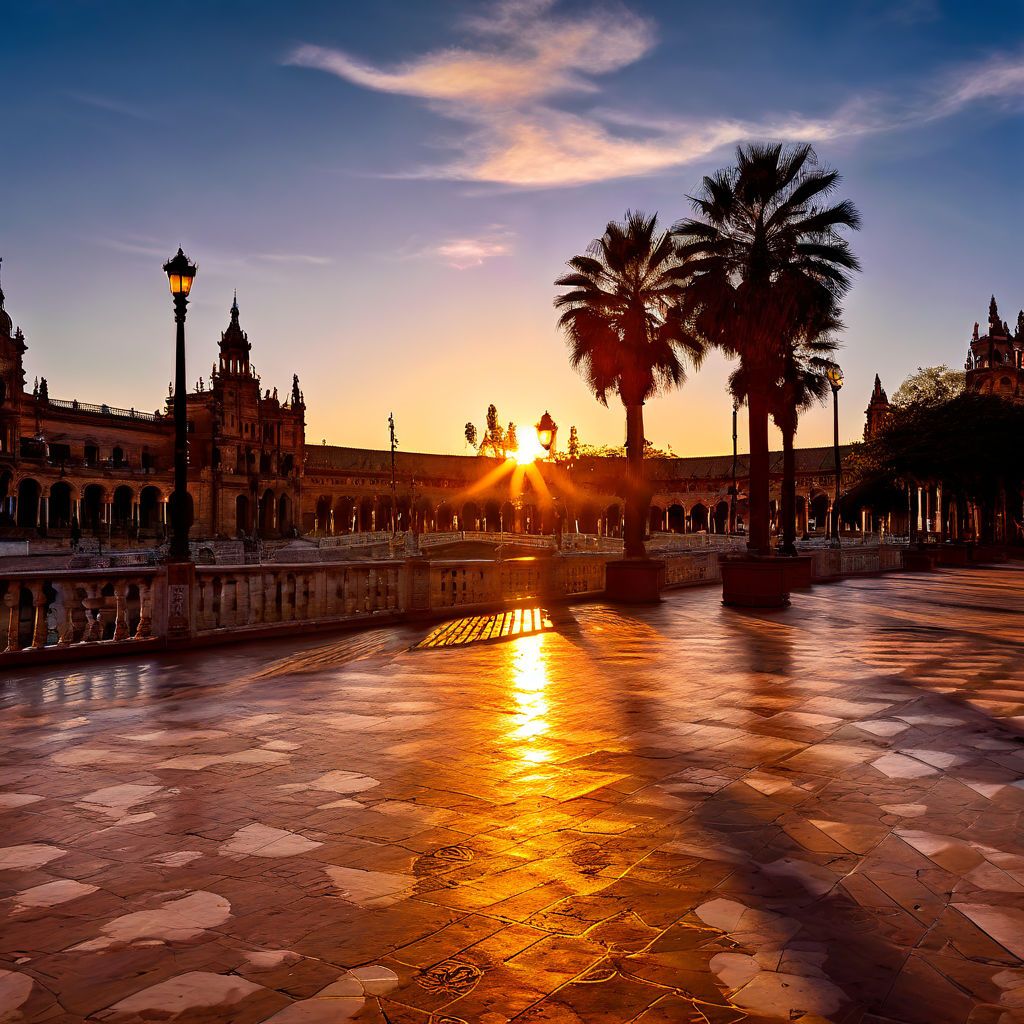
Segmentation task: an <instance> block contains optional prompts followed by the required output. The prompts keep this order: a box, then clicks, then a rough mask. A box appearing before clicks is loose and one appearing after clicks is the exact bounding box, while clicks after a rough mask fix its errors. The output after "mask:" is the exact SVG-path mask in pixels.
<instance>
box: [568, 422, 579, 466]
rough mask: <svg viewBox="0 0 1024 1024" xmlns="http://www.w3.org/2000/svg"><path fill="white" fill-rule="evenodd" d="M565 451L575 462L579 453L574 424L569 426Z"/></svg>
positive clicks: (577, 436) (577, 437)
mask: <svg viewBox="0 0 1024 1024" xmlns="http://www.w3.org/2000/svg"><path fill="white" fill-rule="evenodd" d="M566 450H567V453H568V455H569V458H570V459H571V460H572V461H573V462H575V461H576V459H578V458H579V454H580V438H579V434H577V433H576V426H575V424H573V426H571V427H570V428H569V444H568V446H567V449H566Z"/></svg>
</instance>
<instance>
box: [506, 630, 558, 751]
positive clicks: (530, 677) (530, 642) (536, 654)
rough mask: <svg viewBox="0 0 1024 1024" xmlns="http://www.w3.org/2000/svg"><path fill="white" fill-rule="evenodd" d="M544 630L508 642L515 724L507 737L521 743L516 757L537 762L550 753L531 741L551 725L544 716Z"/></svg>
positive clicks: (546, 679)
mask: <svg viewBox="0 0 1024 1024" xmlns="http://www.w3.org/2000/svg"><path fill="white" fill-rule="evenodd" d="M545 641H546V637H545V634H543V633H536V634H534V635H533V636H524V637H520V638H519V639H518V640H516V641H515V642H514V643H513V644H511V645H510V653H511V657H512V665H511V668H512V699H513V701H514V702H515V707H516V711H515V715H514V716H513V719H514V722H515V728H514V729H512V731H511V732H510V733H509V735H508V738H509V739H510V740H512V741H514V742H518V743H520V744H522V746H521V748H520V750H519V754H520V757H521V758H522V759H523V760H524V761H527V762H529V763H531V764H539V763H542V762H544V761H547V760H548V759H549V758H550V757H551V753H550V751H547V750H543V749H539V748H537V747H534V746H531V744H532V743H533V742H534V741H536V740H538V739H539V738H540V737H542V736H545V735H546V734H547V733H548V731H549V729H550V728H551V726H550V723H549V722H548V719H547V717H546V716H547V714H548V712H549V711H550V705H549V704H548V700H547V695H546V690H547V686H548V675H547V660H546V659H545V657H544V644H545Z"/></svg>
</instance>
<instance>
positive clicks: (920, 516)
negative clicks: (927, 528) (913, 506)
mask: <svg viewBox="0 0 1024 1024" xmlns="http://www.w3.org/2000/svg"><path fill="white" fill-rule="evenodd" d="M923 494H924V488H923V487H918V488H917V532H918V533H923V532H924V501H923Z"/></svg>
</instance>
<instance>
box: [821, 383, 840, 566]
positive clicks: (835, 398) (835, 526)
mask: <svg viewBox="0 0 1024 1024" xmlns="http://www.w3.org/2000/svg"><path fill="white" fill-rule="evenodd" d="M825 376H826V377H827V378H828V382H829V384H830V385H831V387H832V419H833V427H834V430H833V441H832V447H833V450H834V453H835V459H836V496H835V500H834V501H833V502H832V540H833V541H834V542H835V544H836V546H837V547H838V545H839V493H840V487H841V486H842V466H841V465H840V461H839V389H840V388H841V387H842V386H843V371H842V370H840V369H839V367H838V366H836V365H835V364H833V365H832V366H830V367H829V368H828V370H826V371H825Z"/></svg>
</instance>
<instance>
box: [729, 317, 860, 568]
mask: <svg viewBox="0 0 1024 1024" xmlns="http://www.w3.org/2000/svg"><path fill="white" fill-rule="evenodd" d="M841 327H842V324H841V323H839V322H838V320H836V321H835V322H834V324H833V327H832V329H836V330H838V329H839V328H841ZM836 348H837V343H836V340H835V338H834V337H833V336H832V335H831V334H823V335H821V336H820V337H816V338H810V339H805V340H801V341H799V342H798V343H797V344H795V345H791V346H789V348H788V351H787V352H786V353H785V354H784V356H783V375H782V379H781V380H780V381H779V383H778V385H777V387H776V388H775V389H774V390H773V392H772V394H771V397H770V399H769V410H770V414H771V418H772V419H773V420H774V422H775V425H776V426H777V427H778V428H779V431H780V433H781V434H782V502H781V508H780V510H779V521H780V523H781V532H782V547H781V551H782V553H783V554H785V555H795V554H796V446H795V442H796V432H797V426H798V425H799V422H800V414H801V413H802V412H806V411H807V410H808V409H810V408H812V407H813V406H815V405H820V404H822V403H823V402H824V401H825V399H826V398H827V397H828V394H829V392H830V390H831V386H830V384H829V381H828V377H827V376H826V372H827V371H828V370H829V369H830V368H831V367H833V366H835V362H834V360H833V358H832V357H833V356H834V355H835V351H836ZM729 390H730V392H731V393H732V395H733V397H734V398H736V399H737V400H738V401H739V402H741V403H742V402H745V401H746V400H747V377H746V373H745V372H744V369H743V367H742V366H740V367H737V369H736V370H734V371H733V373H732V374H731V375H730V377H729Z"/></svg>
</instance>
